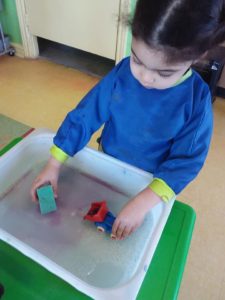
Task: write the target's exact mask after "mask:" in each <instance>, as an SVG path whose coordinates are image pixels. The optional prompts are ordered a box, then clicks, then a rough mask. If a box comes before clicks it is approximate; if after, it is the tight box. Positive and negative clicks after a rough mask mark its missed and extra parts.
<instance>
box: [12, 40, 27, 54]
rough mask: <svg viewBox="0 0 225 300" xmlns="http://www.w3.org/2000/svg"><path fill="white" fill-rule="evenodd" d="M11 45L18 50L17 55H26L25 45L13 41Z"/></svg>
mask: <svg viewBox="0 0 225 300" xmlns="http://www.w3.org/2000/svg"><path fill="white" fill-rule="evenodd" d="M11 46H12V47H13V48H14V49H15V50H16V53H15V55H16V56H18V57H22V58H24V57H25V54H24V48H23V45H21V44H17V43H11Z"/></svg>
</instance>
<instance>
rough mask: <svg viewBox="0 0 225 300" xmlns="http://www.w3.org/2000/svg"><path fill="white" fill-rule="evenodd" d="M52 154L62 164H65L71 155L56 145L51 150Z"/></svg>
mask: <svg viewBox="0 0 225 300" xmlns="http://www.w3.org/2000/svg"><path fill="white" fill-rule="evenodd" d="M50 153H51V155H52V156H53V157H54V158H55V159H56V160H58V161H59V162H61V163H64V162H65V161H66V160H67V159H68V157H69V155H68V154H66V153H65V152H64V151H62V150H61V149H60V148H59V147H57V146H56V145H53V146H52V147H51V149H50Z"/></svg>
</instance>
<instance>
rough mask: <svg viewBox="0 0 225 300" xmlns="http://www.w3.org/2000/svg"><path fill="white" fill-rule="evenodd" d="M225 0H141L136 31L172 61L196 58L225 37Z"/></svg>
mask: <svg viewBox="0 0 225 300" xmlns="http://www.w3.org/2000/svg"><path fill="white" fill-rule="evenodd" d="M224 1H225V0H203V1H199V0H138V1H137V5H136V10H135V14H134V17H133V20H132V25H131V27H132V34H133V36H134V37H135V38H137V39H141V40H143V41H144V42H145V43H146V44H147V45H149V46H150V47H152V48H154V49H156V50H161V51H163V52H164V53H165V55H166V58H167V60H168V61H170V62H175V61H176V62H178V61H183V60H195V59H197V58H198V57H200V56H201V55H202V54H204V53H205V52H206V51H207V50H209V49H211V48H212V47H214V46H215V45H217V44H219V43H221V42H223V41H224V40H225V2H224Z"/></svg>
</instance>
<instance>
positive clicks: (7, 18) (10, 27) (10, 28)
mask: <svg viewBox="0 0 225 300" xmlns="http://www.w3.org/2000/svg"><path fill="white" fill-rule="evenodd" d="M2 2H3V11H1V12H0V21H1V23H2V26H3V30H4V33H5V34H7V35H9V37H10V39H11V42H13V43H16V44H22V38H21V34H20V29H19V21H18V17H17V11H16V3H15V0H3V1H2Z"/></svg>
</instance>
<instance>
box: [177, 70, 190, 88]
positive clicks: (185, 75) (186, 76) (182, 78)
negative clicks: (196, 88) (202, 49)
mask: <svg viewBox="0 0 225 300" xmlns="http://www.w3.org/2000/svg"><path fill="white" fill-rule="evenodd" d="M191 75H192V69H189V70H188V71H187V72H186V73H185V74H184V75H183V76H182V77H181V78H180V79H179V80H178V81H177V82H176V83H175V84H174V85H173V86H177V85H179V84H181V83H182V82H184V81H185V80H186V79H188V78H189V77H190V76H191Z"/></svg>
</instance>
